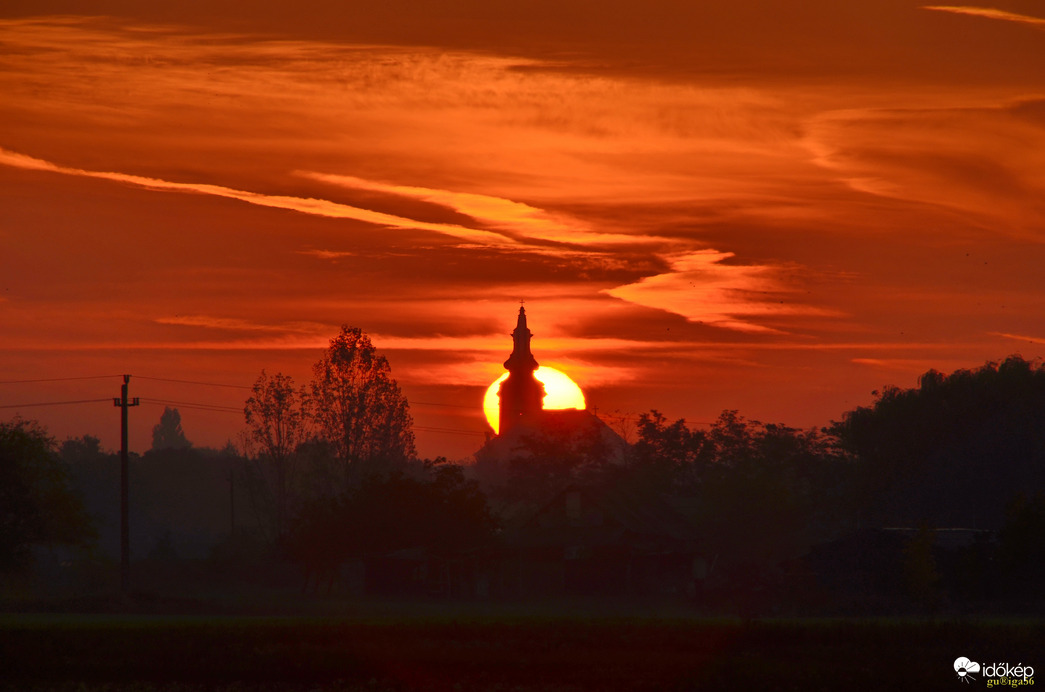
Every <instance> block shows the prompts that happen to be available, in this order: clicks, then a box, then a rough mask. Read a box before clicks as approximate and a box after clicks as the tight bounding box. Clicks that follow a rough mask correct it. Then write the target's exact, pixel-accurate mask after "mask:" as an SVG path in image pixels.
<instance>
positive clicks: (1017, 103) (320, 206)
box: [0, 0, 1045, 458]
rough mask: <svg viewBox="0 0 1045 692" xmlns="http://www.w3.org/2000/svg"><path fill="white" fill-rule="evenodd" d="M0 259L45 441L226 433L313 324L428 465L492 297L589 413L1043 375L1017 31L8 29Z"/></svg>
mask: <svg viewBox="0 0 1045 692" xmlns="http://www.w3.org/2000/svg"><path fill="white" fill-rule="evenodd" d="M0 243H2V245H0V320H2V322H0V324H2V327H0V381H3V384H0V406H5V408H3V409H0V419H8V418H10V417H12V416H14V415H15V414H21V415H22V416H24V417H32V418H37V419H39V420H40V421H41V422H43V423H44V424H46V425H47V426H48V428H49V429H50V430H51V432H52V433H53V434H55V435H56V436H58V437H59V438H64V437H65V436H70V435H81V434H84V433H90V434H95V435H98V436H100V437H101V438H102V441H103V445H104V446H106V447H109V448H113V447H117V446H118V445H119V413H118V409H115V408H114V407H113V405H112V402H111V398H112V397H113V396H117V395H119V385H120V382H121V380H120V378H119V377H117V376H118V375H120V374H123V373H130V374H132V375H133V377H132V380H131V395H132V396H139V397H142V398H143V405H142V406H141V407H140V408H138V409H133V410H132V412H131V422H132V432H131V448H132V449H134V450H136V451H144V450H145V449H147V448H148V446H149V443H150V431H151V428H152V426H153V425H155V424H156V422H157V421H158V420H159V416H160V413H161V412H162V410H163V404H162V403H159V402H173V403H172V404H169V405H176V406H177V407H178V408H179V410H180V411H181V414H182V419H183V426H184V428H185V432H186V434H187V435H188V437H189V439H190V440H192V441H193V442H194V443H196V444H198V445H209V446H221V445H222V444H223V443H224V442H225V441H226V440H228V439H232V440H234V441H235V440H236V437H237V434H238V433H239V431H240V430H241V429H242V427H243V418H242V414H241V413H237V412H236V411H237V410H241V409H242V405H243V400H244V399H245V398H246V396H247V391H246V390H245V389H242V387H247V386H249V385H250V384H251V383H252V382H253V381H254V379H255V378H256V377H257V375H258V373H259V372H260V371H261V369H262V368H265V369H266V370H267V371H268V372H270V373H272V372H276V371H282V372H284V373H286V374H289V375H292V376H293V377H294V378H295V380H296V381H297V382H298V383H302V384H303V383H304V382H306V381H307V380H308V378H309V375H310V368H311V365H312V363H313V362H315V360H316V359H317V358H318V356H319V354H320V351H321V350H322V348H323V347H324V346H325V345H326V343H327V341H328V340H329V339H330V338H331V337H332V336H334V335H335V334H336V332H337V330H338V328H339V326H340V325H341V324H349V325H352V326H359V327H361V328H362V329H364V330H365V331H366V332H367V333H369V334H370V335H371V337H372V338H373V341H374V343H375V345H376V346H377V347H378V348H379V349H380V350H381V351H382V352H383V353H384V354H385V355H387V356H388V358H389V361H390V362H391V364H392V369H393V374H394V376H395V377H396V378H397V379H398V381H399V382H400V384H401V386H402V387H403V390H404V392H405V393H406V395H407V397H408V398H409V400H410V401H411V410H412V413H413V416H414V419H415V424H416V425H417V437H418V448H419V452H420V453H421V454H422V455H425V456H435V455H437V454H442V455H447V456H450V457H451V458H460V457H463V456H465V455H467V454H468V453H469V452H471V451H474V450H475V449H476V448H477V447H478V446H479V444H481V443H482V441H483V431H484V430H486V429H487V428H486V424H485V422H484V419H483V414H482V405H481V404H482V395H483V391H484V390H485V388H486V386H487V385H488V384H489V383H490V382H492V381H493V379H495V378H496V377H497V376H498V375H499V374H500V373H502V372H503V368H502V365H501V364H502V362H503V361H504V360H505V358H506V357H507V355H508V353H509V351H510V350H511V343H512V342H511V337H510V332H511V330H512V328H513V327H514V324H515V315H516V313H517V311H518V307H519V301H520V300H522V299H525V301H526V309H527V313H528V316H529V323H530V328H531V329H532V331H533V333H534V339H533V350H534V354H535V356H536V357H537V360H538V361H540V362H541V364H543V365H549V366H553V367H556V368H558V369H560V370H563V371H565V372H567V373H569V374H570V375H571V376H572V377H573V379H574V380H576V381H577V383H578V384H580V385H581V387H582V388H583V389H584V391H585V394H586V395H587V398H588V402H589V404H592V405H595V406H597V407H598V412H599V414H600V415H604V416H605V417H607V418H613V417H614V416H622V415H623V416H636V415H637V414H639V413H642V412H645V411H649V410H650V409H651V408H656V409H659V410H661V411H662V412H664V413H665V414H666V415H668V416H669V417H671V418H677V417H685V418H686V419H687V420H689V421H691V422H693V423H696V424H700V423H706V422H708V421H711V420H713V419H714V418H715V417H716V416H717V415H718V413H719V412H720V411H722V410H723V409H738V410H739V411H740V413H741V414H742V415H745V416H747V417H750V418H755V419H759V420H762V421H765V422H781V423H787V424H790V425H795V426H800V427H807V426H812V425H822V424H826V423H828V422H829V421H830V420H832V419H838V418H840V417H841V415H842V414H843V413H844V412H845V411H846V410H848V409H851V408H853V407H855V406H857V405H863V404H867V403H869V402H870V401H871V400H872V394H871V392H872V390H875V389H880V388H881V387H883V386H884V385H888V384H895V385H898V386H903V387H907V386H914V385H915V384H916V382H917V377H918V375H919V374H921V373H922V372H924V371H925V370H927V369H929V368H937V369H939V370H943V371H951V370H954V369H957V368H963V367H977V366H980V365H982V364H983V363H984V362H985V361H988V360H999V359H1002V358H1004V357H1006V356H1007V355H1009V354H1014V353H1017V354H1021V355H1022V356H1024V357H1025V358H1028V359H1032V358H1040V357H1043V356H1045V4H1043V3H1042V2H1041V0H1023V1H1021V2H1003V1H999V2H992V3H991V4H990V5H982V6H981V5H931V4H919V3H917V2H911V1H908V0H873V1H871V0H867V1H864V2H840V1H839V0H805V1H803V2H794V1H793V0H701V1H699V2H697V1H694V0H648V1H647V2H634V1H629V2H625V1H623V0H599V2H594V1H593V0H532V1H527V2H498V1H491V0H482V1H480V0H411V1H407V0H397V1H392V0H385V1H381V2H377V1H376V0H375V1H366V2H362V1H346V0H299V1H298V2H294V3H289V2H274V1H271V0H268V1H262V2H249V3H248V2H235V1H233V0H207V1H206V2H204V1H202V0H200V1H198V2H179V3H143V2H138V1H137V0H134V1H132V0H127V1H125V2H113V1H110V2H105V1H94V2H88V1H86V0H81V1H77V0H65V1H61V0H54V1H48V0H34V1H32V2H20V1H19V0H15V1H14V2H10V1H8V2H4V3H3V4H0ZM69 378H97V379H69ZM45 379H49V380H50V379H53V380H58V381H51V382H23V381H24V380H45ZM168 380H183V381H187V382H171V381H168ZM188 382H197V383H215V384H224V385H233V386H225V387H216V386H210V385H205V384H189V383H188ZM238 387H239V388H238ZM89 399H104V400H105V401H100V402H93V403H85V404H64V405H54V406H39V407H23V408H12V407H11V406H12V405H15V404H25V403H46V402H63V401H78V400H89ZM207 407H211V408H213V409H214V410H205V409H206V408H207Z"/></svg>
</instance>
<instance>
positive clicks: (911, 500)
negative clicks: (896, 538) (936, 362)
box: [834, 356, 1045, 528]
mask: <svg viewBox="0 0 1045 692" xmlns="http://www.w3.org/2000/svg"><path fill="white" fill-rule="evenodd" d="M1043 417H1045V367H1043V366H1042V365H1041V364H1038V363H1031V362H1028V361H1025V360H1023V359H1022V358H1020V357H1019V356H1012V357H1009V358H1007V359H1006V360H1004V361H1002V362H1001V363H987V364H986V365H984V366H983V367H981V368H979V369H977V370H958V371H956V372H954V373H951V374H950V375H944V374H942V373H940V372H937V371H935V370H930V371H929V372H927V373H925V374H924V375H923V376H922V377H921V380H920V382H919V386H918V387H917V388H914V389H900V388H898V387H889V388H887V389H885V390H884V391H882V392H881V393H880V394H878V395H877V399H876V401H875V402H874V405H872V406H870V407H860V408H857V409H855V410H853V411H850V412H849V413H847V414H846V416H845V418H844V419H843V421H842V422H840V423H836V424H835V426H834V432H835V433H836V434H837V435H838V437H839V439H840V440H841V442H842V444H843V446H844V447H845V448H846V449H847V450H849V451H850V452H852V453H853V454H855V455H856V456H857V458H858V459H859V462H860V465H859V471H860V496H861V497H862V498H865V499H866V506H865V507H864V508H863V509H864V511H865V512H866V515H867V517H868V518H869V519H870V520H872V521H874V522H876V523H880V524H891V525H900V526H903V525H907V526H917V525H918V524H920V523H921V522H923V521H924V522H927V523H928V524H929V525H930V526H936V527H942V526H951V527H955V526H958V527H969V528H998V527H1000V526H1001V524H1002V522H1003V521H1004V519H1005V506H1006V504H1007V503H1008V502H1009V500H1010V499H1011V498H1012V497H1013V496H1014V495H1015V494H1016V493H1017V492H1022V491H1025V490H1027V489H1035V488H1041V487H1043V486H1045V426H1042V425H1041V421H1042V419H1043Z"/></svg>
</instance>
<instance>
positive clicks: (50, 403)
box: [0, 398, 112, 408]
mask: <svg viewBox="0 0 1045 692" xmlns="http://www.w3.org/2000/svg"><path fill="white" fill-rule="evenodd" d="M99 401H112V399H111V398H110V399H77V400H76V401H38V402H35V403H32V404H4V405H2V406H0V408H27V407H29V406H63V405H65V404H95V403H98V402H99Z"/></svg>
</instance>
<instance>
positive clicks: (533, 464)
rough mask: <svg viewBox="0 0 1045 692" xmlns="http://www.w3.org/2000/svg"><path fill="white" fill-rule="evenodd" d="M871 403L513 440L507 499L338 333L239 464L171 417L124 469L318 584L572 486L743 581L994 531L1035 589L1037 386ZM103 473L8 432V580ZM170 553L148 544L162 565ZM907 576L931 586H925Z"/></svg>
mask: <svg viewBox="0 0 1045 692" xmlns="http://www.w3.org/2000/svg"><path fill="white" fill-rule="evenodd" d="M874 396H875V398H874V401H873V403H872V404H871V405H869V406H865V407H859V408H856V409H854V410H852V411H849V412H846V413H845V414H844V415H843V416H842V417H841V420H839V421H835V422H832V423H830V424H828V425H826V426H824V427H821V428H815V429H808V430H801V429H796V428H792V427H789V426H784V425H779V424H765V423H761V422H759V421H755V420H750V419H747V418H745V417H744V416H742V415H741V414H740V413H739V412H737V411H724V412H723V413H722V414H721V415H720V416H719V418H718V419H717V420H716V421H715V423H714V424H712V425H711V426H709V427H707V428H696V427H692V426H690V425H688V424H687V422H686V421H685V420H682V419H679V420H669V419H668V418H666V417H665V416H664V415H662V414H661V413H659V412H658V411H655V410H654V411H650V412H649V413H646V414H643V415H641V416H640V417H639V421H638V425H637V430H636V433H637V440H636V441H635V443H634V444H632V445H630V446H629V447H628V450H627V453H626V455H625V456H624V458H623V459H622V460H618V461H614V462H612V463H611V462H609V461H608V457H607V455H606V453H605V449H604V448H603V447H602V446H601V443H600V441H599V440H598V439H596V438H594V437H593V438H591V439H583V438H578V437H576V436H574V437H572V438H570V437H569V436H559V437H557V436H556V434H557V433H556V432H555V431H550V432H549V433H548V434H546V435H544V436H535V437H533V438H530V439H527V440H525V443H524V447H525V448H526V449H525V450H522V451H523V452H524V453H521V454H520V455H519V456H518V458H516V459H514V460H511V461H510V463H509V464H508V468H507V471H506V476H504V477H503V478H501V479H500V480H499V482H496V483H485V484H483V485H480V483H479V482H478V481H477V480H476V479H475V478H473V477H472V475H471V469H470V468H468V467H464V466H460V465H456V464H451V463H449V462H447V461H446V460H445V459H435V460H422V459H418V458H417V454H416V450H415V446H414V437H413V433H412V430H411V425H412V420H411V417H410V413H409V405H408V402H407V400H406V398H405V396H404V395H403V393H402V391H401V389H400V388H399V385H398V383H397V382H396V380H395V379H394V378H393V377H392V376H391V368H390V366H389V364H388V361H387V360H386V359H385V358H384V357H383V356H381V355H380V354H379V353H378V352H377V350H376V349H375V347H374V345H373V343H372V342H371V340H370V338H369V337H368V336H367V335H366V334H365V333H364V332H363V331H362V330H360V329H358V328H354V327H348V326H345V327H342V329H341V330H340V332H339V333H338V334H337V335H336V336H335V337H334V338H333V339H332V340H331V341H330V345H329V348H328V349H327V350H326V351H325V352H324V353H323V355H322V357H321V358H320V360H319V361H318V362H317V363H316V364H315V365H314V367H313V371H312V379H311V380H310V381H309V382H308V383H306V384H304V385H302V386H298V385H296V384H295V383H294V382H293V380H292V379H291V378H290V377H288V376H286V375H283V374H281V373H275V374H271V375H270V374H268V373H267V372H265V371H264V370H263V371H262V372H261V374H260V375H259V377H258V378H257V380H256V381H255V383H254V385H253V387H252V391H251V394H250V396H249V398H248V399H247V401H246V402H245V405H244V419H245V422H246V430H245V432H244V435H243V439H242V449H241V450H237V449H234V448H232V447H231V446H230V447H228V448H226V449H225V450H196V449H193V448H192V447H191V445H190V444H189V442H188V440H187V439H186V437H185V435H184V431H182V430H181V427H180V420H179V419H178V416H177V412H176V411H174V410H167V411H165V412H164V414H163V416H162V417H161V421H160V424H158V425H157V427H156V428H155V429H154V430H153V433H154V434H153V440H154V449H153V450H152V451H151V452H149V453H146V455H144V457H142V458H141V459H139V460H137V463H138V464H139V466H138V467H136V468H139V469H140V470H142V471H147V472H148V473H149V474H152V476H153V477H155V478H160V477H161V476H162V477H163V479H165V480H163V481H162V482H157V483H156V484H154V486H155V487H154V488H153V492H156V493H161V492H165V493H167V494H168V495H171V494H177V493H181V497H180V499H179V500H178V501H177V502H174V503H167V504H168V505H169V506H170V507H171V508H172V511H171V513H170V517H168V520H169V521H170V522H171V523H172V524H179V523H184V522H188V521H190V519H189V518H188V517H187V513H188V512H191V511H199V508H200V507H201V503H200V499H201V498H202V497H203V496H204V495H206V496H207V497H208V498H209V499H208V501H209V502H210V504H212V505H214V509H216V511H215V512H214V514H215V516H214V517H212V522H211V525H212V526H213V525H215V524H216V523H217V522H221V521H223V519H222V518H219V517H218V516H217V514H219V513H222V512H224V509H225V508H226V507H227V506H228V503H227V502H226V501H225V498H226V497H228V498H229V500H228V501H231V502H236V501H237V498H238V501H239V502H241V513H240V517H241V519H240V538H241V539H242V537H243V536H246V535H248V534H249V535H251V536H253V538H254V540H255V542H256V543H257V545H259V546H261V547H262V549H263V550H264V551H267V553H268V554H270V555H273V556H276V557H277V558H278V559H281V560H285V561H289V562H291V563H294V564H298V565H300V566H302V567H303V568H304V569H305V570H306V572H308V573H309V574H311V575H312V577H313V578H315V579H319V578H321V576H322V575H326V576H327V577H328V578H329V576H330V575H331V574H333V573H334V572H335V571H336V569H337V568H338V566H339V565H341V564H343V563H345V562H346V561H349V560H353V559H366V558H367V557H368V556H375V555H379V554H383V553H388V552H391V551H395V550H400V549H403V548H411V547H415V546H419V545H420V546H427V547H430V548H433V549H438V550H444V551H445V550H466V549H468V548H469V547H471V546H479V545H483V544H488V543H490V542H491V541H496V540H497V536H498V529H499V528H500V524H501V523H502V522H503V517H504V516H505V513H504V510H505V508H507V507H517V506H518V505H520V504H524V505H525V504H526V503H530V504H531V505H532V504H535V503H539V502H541V501H542V500H545V499H547V497H548V494H549V493H550V492H552V491H554V490H555V489H556V488H561V487H562V486H563V484H565V483H568V482H583V483H587V484H593V485H599V484H602V485H606V486H613V485H616V486H622V485H623V486H627V487H629V488H633V489H637V490H641V491H642V492H643V493H645V494H646V496H647V497H649V498H658V500H657V501H660V499H664V498H667V499H668V500H669V501H673V502H674V504H675V506H683V507H686V508H688V509H687V512H688V518H689V520H690V521H691V523H692V525H693V527H694V531H695V535H697V536H698V537H699V541H700V542H701V544H702V545H704V546H707V547H708V548H709V549H710V551H711V552H713V553H714V554H716V555H721V556H723V560H724V562H726V563H729V564H732V565H733V566H734V567H737V568H738V569H739V568H740V567H741V566H743V565H745V564H750V563H756V562H757V563H762V564H769V563H779V562H780V561H785V560H789V559H794V558H795V557H798V556H801V555H803V554H804V553H806V552H807V551H808V550H809V549H810V548H811V547H812V546H814V545H817V544H820V543H823V542H825V541H828V540H830V539H832V538H836V537H838V536H840V535H842V534H843V533H845V532H846V531H852V530H854V529H858V528H860V527H888V526H896V527H919V526H923V527H930V528H946V527H961V528H970V529H984V530H990V531H993V532H995V533H996V534H997V535H998V536H999V541H1000V543H999V547H997V548H996V555H993V554H992V555H993V557H997V559H998V560H999V561H1000V564H1004V565H1007V566H1008V567H1007V569H1009V568H1011V569H1010V571H1012V572H1013V574H1018V575H1020V576H1019V577H1018V579H1017V578H1016V577H1014V579H1017V581H1019V582H1020V583H1022V584H1025V585H1026V584H1032V583H1039V582H1035V580H1036V579H1037V577H1040V576H1045V566H1043V556H1042V549H1041V547H1040V546H1041V545H1042V541H1041V540H1040V539H1041V537H1042V536H1045V509H1043V508H1045V494H1043V491H1045V427H1042V426H1041V425H1040V421H1041V420H1042V417H1043V413H1045V367H1043V366H1042V365H1041V364H1040V363H1035V362H1029V361H1026V360H1023V359H1022V358H1019V357H1016V356H1013V357H1010V358H1007V359H1005V360H1004V361H1001V362H999V363H988V364H986V365H984V366H983V367H981V368H978V369H975V370H960V371H957V372H955V373H952V374H950V375H944V374H942V373H939V372H936V371H930V372H928V373H926V374H925V375H923V376H922V377H921V378H920V381H919V384H918V386H917V387H915V388H911V389H900V388H896V387H888V388H885V389H883V390H882V391H880V392H875V395H874ZM560 432H561V431H560ZM112 458H113V455H111V454H106V453H104V452H102V451H101V449H100V447H99V445H98V442H97V439H96V438H92V437H90V436H84V437H82V438H76V439H70V440H66V441H65V442H63V443H62V444H61V445H59V444H58V443H57V442H56V441H55V440H54V439H52V438H50V437H49V436H48V435H47V433H46V431H45V430H43V429H42V428H41V427H40V426H39V425H37V424H35V423H34V422H32V421H25V420H18V419H16V420H14V421H11V422H7V423H2V424H0V570H5V571H12V570H17V569H20V568H24V567H25V566H26V565H27V563H28V562H29V560H30V557H31V551H30V548H31V546H32V545H34V544H39V543H64V544H89V543H90V542H91V541H92V540H93V538H94V537H95V536H96V535H97V527H93V526H92V523H91V521H90V516H89V514H90V513H89V512H88V511H87V510H86V509H85V506H84V503H83V502H82V500H81V499H80V498H81V497H82V495H83V494H84V491H86V492H87V494H88V495H90V496H92V497H96V496H98V495H99V493H100V494H101V495H106V493H108V495H106V497H109V496H111V495H112V489H108V490H103V489H102V486H105V487H106V488H107V487H108V485H107V484H111V483H112V482H113V480H114V479H113V478H112V469H111V468H109V467H110V466H112V464H111V463H110V461H111V459H112ZM219 469H220V471H219V472H216V471H217V470H219ZM189 476H192V477H193V478H192V479H190V480H187V477H189ZM200 479H207V480H206V483H202V482H201V481H200ZM234 481H236V482H238V486H236V487H235V488H233V487H229V486H228V485H227V484H231V483H233V482H234ZM204 485H207V488H209V489H208V490H206V491H204ZM230 491H232V492H230ZM208 493H209V494H208ZM109 499H112V498H111V497H109ZM160 504H163V500H160ZM244 505H245V506H244ZM247 507H249V509H250V516H251V520H250V521H247V520H246V519H245V518H244V516H245V514H246V509H247ZM235 521H236V520H235V517H234V516H233V517H232V518H231V522H232V523H235ZM154 523H157V524H158V523H159V522H154ZM234 528H235V527H234V526H233V527H230V529H234ZM109 529H111V527H109ZM109 529H107V530H109ZM230 533H231V531H230ZM162 537H163V536H162V534H161V533H159V534H157V535H155V536H154V541H153V543H154V545H153V546H152V550H153V551H154V552H155V551H156V550H157V549H158V548H159V547H162V540H161V539H162ZM992 550H995V549H992ZM924 557H925V556H924V551H923V554H922V555H921V556H920V558H919V559H922V560H923V562H924ZM911 564H912V565H917V564H918V563H917V561H916V560H915V559H914V558H913V557H912V562H911ZM930 566H931V565H930ZM912 569H913V568H912ZM919 569H921V573H922V574H923V577H922V579H923V581H925V580H929V579H931V577H932V570H928V569H926V568H925V565H924V564H923V565H922V566H921V567H920V568H919ZM925 575H928V576H925ZM1026 588H1030V587H1026Z"/></svg>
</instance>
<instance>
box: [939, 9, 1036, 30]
mask: <svg viewBox="0 0 1045 692" xmlns="http://www.w3.org/2000/svg"><path fill="white" fill-rule="evenodd" d="M922 9H923V10H933V11H936V12H953V13H954V14H968V15H972V16H974V17H986V18H987V19H1000V20H1002V21H1006V22H1018V23H1020V24H1030V25H1032V26H1037V27H1042V28H1045V19H1041V18H1039V17H1031V16H1028V15H1025V14H1016V13H1015V12H1006V11H1005V10H999V9H995V8H993V7H966V6H963V5H925V6H923V7H922Z"/></svg>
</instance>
